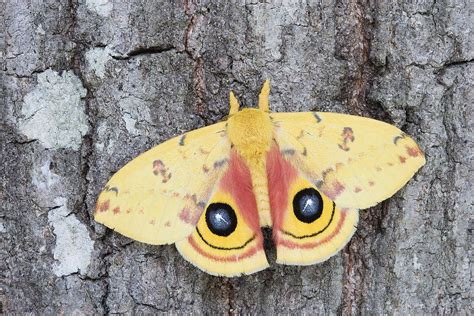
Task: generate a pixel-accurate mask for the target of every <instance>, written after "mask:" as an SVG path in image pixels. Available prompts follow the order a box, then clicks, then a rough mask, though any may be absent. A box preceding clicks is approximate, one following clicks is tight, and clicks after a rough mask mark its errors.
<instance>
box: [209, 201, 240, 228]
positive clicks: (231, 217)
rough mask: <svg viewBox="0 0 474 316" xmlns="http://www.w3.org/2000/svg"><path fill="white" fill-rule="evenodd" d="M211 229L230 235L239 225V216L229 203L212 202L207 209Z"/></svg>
mask: <svg viewBox="0 0 474 316" xmlns="http://www.w3.org/2000/svg"><path fill="white" fill-rule="evenodd" d="M206 224H207V227H209V230H210V231H211V232H213V233H214V234H216V235H219V236H229V235H230V234H232V232H233V231H234V230H235V228H236V227H237V216H235V212H234V210H233V209H232V207H230V206H229V205H228V204H224V203H212V204H210V205H209V206H208V207H207V210H206Z"/></svg>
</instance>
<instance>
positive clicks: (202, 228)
mask: <svg viewBox="0 0 474 316" xmlns="http://www.w3.org/2000/svg"><path fill="white" fill-rule="evenodd" d="M212 203H225V204H228V205H229V206H230V207H232V209H233V210H234V212H235V216H236V217H237V227H236V228H235V230H234V231H233V232H232V233H231V234H230V235H228V236H219V235H216V234H214V233H212V232H211V231H210V230H209V227H208V226H207V223H206V211H204V212H203V214H202V215H201V218H200V219H199V221H198V224H197V226H196V232H197V235H198V236H199V238H200V239H201V240H202V241H203V243H204V244H206V246H207V247H208V248H213V249H221V250H225V249H226V248H227V249H229V250H232V249H236V250H237V249H242V248H244V247H245V246H246V245H247V244H249V243H250V242H251V241H252V240H253V239H254V238H255V232H254V231H252V229H251V228H250V227H249V226H248V224H247V223H246V222H245V220H244V218H243V217H242V215H241V212H240V210H239V209H238V207H237V203H236V202H235V200H234V199H233V198H232V196H231V195H230V194H228V193H225V192H217V193H215V194H214V196H213V197H212V199H211V200H210V201H209V204H208V205H210V204H212ZM206 210H207V207H206Z"/></svg>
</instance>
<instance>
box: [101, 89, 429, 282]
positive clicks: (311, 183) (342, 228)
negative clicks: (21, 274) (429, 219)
mask: <svg viewBox="0 0 474 316" xmlns="http://www.w3.org/2000/svg"><path fill="white" fill-rule="evenodd" d="M269 92H270V86H269V82H268V81H266V82H265V83H264V85H263V88H262V91H261V92H260V95H259V109H254V108H245V109H242V110H240V111H239V104H238V101H237V99H236V98H235V96H234V95H233V93H232V92H231V93H230V113H229V116H228V118H227V120H226V121H223V122H219V123H216V124H214V125H210V126H207V127H203V128H200V129H197V130H194V131H190V132H188V133H185V134H183V135H180V136H177V137H175V138H172V139H170V140H168V141H166V142H164V143H162V144H160V145H158V146H156V147H154V148H152V149H150V150H149V151H147V152H145V153H143V154H141V155H140V156H138V157H137V158H135V159H133V160H132V161H130V162H129V163H128V164H126V165H125V166H124V167H123V168H122V169H121V170H119V171H118V172H117V173H116V174H115V175H114V176H113V177H112V178H111V179H110V180H109V181H108V183H107V184H106V186H105V188H104V190H103V191H102V192H101V194H100V196H99V198H98V202H97V207H96V210H95V213H94V217H95V220H96V221H98V222H99V223H102V224H104V225H106V226H107V227H110V228H112V229H114V230H115V231H117V232H119V233H121V234H123V235H125V236H127V237H130V238H132V239H135V240H138V241H140V242H144V243H149V244H157V245H161V244H170V243H174V244H175V245H176V248H177V249H178V251H179V252H180V253H181V255H182V256H183V257H184V258H185V259H186V260H188V261H189V262H191V263H192V264H193V265H195V266H196V267H198V268H200V269H202V270H204V271H206V272H208V273H210V274H213V275H221V276H228V277H231V276H238V275H241V274H250V273H254V272H257V271H260V270H262V269H265V268H267V267H268V266H269V265H268V262H267V259H266V256H265V252H264V248H263V235H262V231H261V227H271V228H272V231H273V239H274V244H275V246H276V250H277V260H276V261H277V263H282V264H289V265H310V264H314V263H318V262H322V261H325V260H327V259H328V258H330V257H331V256H333V255H334V254H336V253H337V252H338V251H339V250H341V249H342V248H343V247H344V246H345V245H346V244H347V242H348V241H349V240H350V238H351V236H352V235H353V234H354V231H355V230H356V227H357V222H358V218H359V214H358V211H359V210H360V209H365V208H368V207H370V206H373V205H375V204H377V203H379V202H380V201H382V200H385V199H387V198H389V197H390V196H392V195H393V194H394V193H395V192H397V191H398V190H399V189H400V188H401V187H402V186H403V185H405V183H406V182H407V181H408V180H409V179H410V178H411V177H412V176H413V175H414V174H415V172H416V171H417V170H418V169H419V168H420V167H421V166H423V165H424V163H425V158H424V154H423V153H422V151H421V150H420V148H419V147H418V145H417V144H416V143H415V142H414V141H413V139H411V138H410V137H409V136H407V135H406V134H405V133H403V132H402V131H400V130H399V129H398V128H396V127H394V126H392V125H389V124H386V123H384V122H380V121H376V120H373V119H369V118H364V117H358V116H352V115H346V114H338V113H324V112H305V113H303V112H301V113H272V112H270V111H269V102H268V96H269Z"/></svg>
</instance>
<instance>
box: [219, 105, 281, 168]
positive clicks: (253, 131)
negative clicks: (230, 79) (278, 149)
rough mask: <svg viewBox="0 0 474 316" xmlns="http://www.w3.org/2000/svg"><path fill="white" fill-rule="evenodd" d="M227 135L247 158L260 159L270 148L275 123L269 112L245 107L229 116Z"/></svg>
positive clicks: (248, 159)
mask: <svg viewBox="0 0 474 316" xmlns="http://www.w3.org/2000/svg"><path fill="white" fill-rule="evenodd" d="M227 135H228V137H229V140H230V142H231V143H232V145H234V147H235V149H236V150H237V151H238V152H239V153H240V155H241V156H242V157H243V158H244V159H245V160H247V161H250V160H260V159H261V158H262V157H263V156H265V155H266V153H267V152H268V151H269V150H270V145H271V140H272V138H273V125H272V122H271V120H270V116H269V115H268V114H267V113H265V112H263V111H260V110H258V109H244V110H242V111H240V112H238V113H236V114H234V115H232V116H231V117H230V118H229V120H228V125H227Z"/></svg>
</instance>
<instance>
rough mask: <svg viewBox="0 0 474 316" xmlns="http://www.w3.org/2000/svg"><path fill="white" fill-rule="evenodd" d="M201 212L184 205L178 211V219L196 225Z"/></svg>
mask: <svg viewBox="0 0 474 316" xmlns="http://www.w3.org/2000/svg"><path fill="white" fill-rule="evenodd" d="M200 216H201V214H200V213H199V212H195V211H194V210H192V209H191V208H189V207H187V206H185V207H184V208H183V209H182V210H181V212H180V213H179V219H180V220H181V221H183V222H185V223H186V224H191V225H196V224H197V222H198V221H199V217H200Z"/></svg>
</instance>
